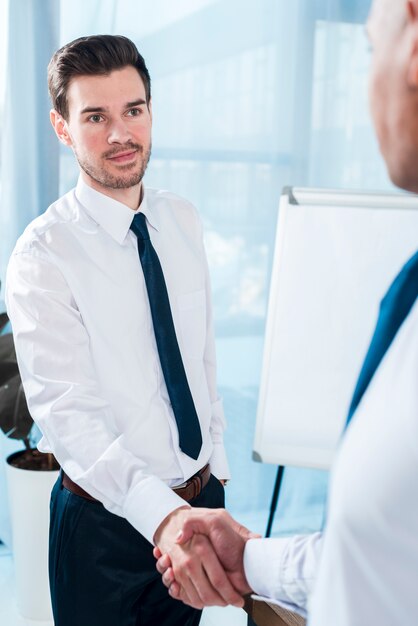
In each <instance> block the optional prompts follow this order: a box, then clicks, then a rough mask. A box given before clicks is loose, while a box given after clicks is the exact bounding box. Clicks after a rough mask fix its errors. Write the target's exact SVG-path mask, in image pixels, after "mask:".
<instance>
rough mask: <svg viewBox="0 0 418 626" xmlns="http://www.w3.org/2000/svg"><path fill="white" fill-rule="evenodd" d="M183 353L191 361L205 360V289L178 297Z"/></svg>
mask: <svg viewBox="0 0 418 626" xmlns="http://www.w3.org/2000/svg"><path fill="white" fill-rule="evenodd" d="M177 306H178V310H179V320H180V332H181V345H182V352H183V354H184V355H185V356H186V357H189V358H190V359H201V358H203V352H204V349H205V342H206V293H205V290H204V289H201V290H199V291H192V292H190V293H185V294H181V295H179V296H177Z"/></svg>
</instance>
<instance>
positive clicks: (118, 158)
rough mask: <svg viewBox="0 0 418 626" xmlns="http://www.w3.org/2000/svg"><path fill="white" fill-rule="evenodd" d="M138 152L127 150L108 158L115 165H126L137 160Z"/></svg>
mask: <svg viewBox="0 0 418 626" xmlns="http://www.w3.org/2000/svg"><path fill="white" fill-rule="evenodd" d="M137 152H138V151H137V150H125V151H124V152H118V153H117V154H114V155H112V156H109V157H107V158H108V159H109V161H112V162H113V163H126V162H127V161H132V160H133V159H135V158H136V154H137Z"/></svg>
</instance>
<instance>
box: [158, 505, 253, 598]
mask: <svg viewBox="0 0 418 626" xmlns="http://www.w3.org/2000/svg"><path fill="white" fill-rule="evenodd" d="M193 511H194V509H192V508H190V507H188V506H184V507H180V508H178V509H176V510H175V511H173V512H172V513H171V514H170V515H168V516H167V517H166V518H165V520H164V521H163V522H162V523H161V524H160V526H159V527H158V529H157V531H156V533H155V535H154V541H155V543H156V545H157V548H155V550H158V554H163V553H164V554H165V555H166V556H167V558H168V559H169V562H170V569H171V571H172V572H173V576H175V578H176V581H177V584H178V585H179V587H181V590H182V591H181V594H180V595H179V596H178V597H179V599H182V600H183V601H184V602H185V603H186V604H189V605H190V606H193V607H194V608H196V609H202V608H203V607H204V606H212V605H217V606H226V605H227V604H233V605H235V606H239V607H242V606H243V604H244V602H243V599H242V597H241V594H240V593H239V592H238V591H236V590H235V589H234V586H233V585H232V584H231V582H230V580H229V578H228V576H227V574H226V573H225V571H224V569H223V567H222V566H221V564H220V562H219V559H218V557H217V555H216V553H215V551H214V549H213V547H212V545H211V543H210V541H209V539H208V538H207V537H205V536H204V535H203V534H200V535H199V534H196V535H194V532H193V531H192V530H191V531H190V534H189V536H188V538H187V539H186V540H185V541H184V542H183V543H185V544H186V545H180V542H179V541H177V538H178V537H179V533H180V531H181V530H182V529H184V528H186V529H187V528H192V527H193V526H189V525H188V524H187V522H188V519H189V516H190V515H191V514H192V513H193ZM183 532H184V531H183ZM186 537H187V535H186ZM174 590H175V588H174ZM174 590H173V591H174ZM170 594H171V595H172V596H173V597H176V596H175V595H174V594H173V593H172V591H171V590H170Z"/></svg>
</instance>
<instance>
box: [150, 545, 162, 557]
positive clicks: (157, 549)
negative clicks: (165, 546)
mask: <svg viewBox="0 0 418 626" xmlns="http://www.w3.org/2000/svg"><path fill="white" fill-rule="evenodd" d="M152 553H153V555H154V557H155V558H156V559H159V558H160V557H161V556H162V555H163V553H162V552H161V550H160V548H159V547H158V546H155V548H154V550H153V551H152Z"/></svg>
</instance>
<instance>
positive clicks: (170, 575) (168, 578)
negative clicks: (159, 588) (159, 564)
mask: <svg viewBox="0 0 418 626" xmlns="http://www.w3.org/2000/svg"><path fill="white" fill-rule="evenodd" d="M162 581H163V583H164V585H165V586H166V587H167V588H169V587H171V585H172V584H173V583H174V582H175V577H174V572H173V568H172V567H169V568H168V569H167V570H165V572H164V573H163V575H162Z"/></svg>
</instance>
